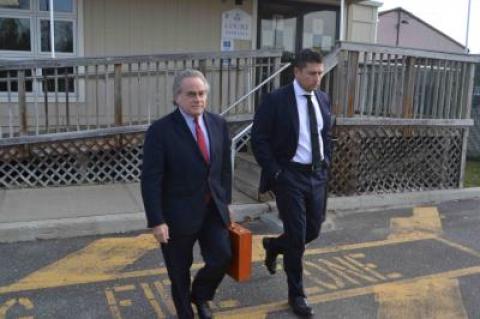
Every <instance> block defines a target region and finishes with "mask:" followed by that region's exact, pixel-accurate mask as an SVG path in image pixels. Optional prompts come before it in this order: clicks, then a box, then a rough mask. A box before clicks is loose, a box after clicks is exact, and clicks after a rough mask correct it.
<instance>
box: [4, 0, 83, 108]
mask: <svg viewBox="0 0 480 319" xmlns="http://www.w3.org/2000/svg"><path fill="white" fill-rule="evenodd" d="M83 1H84V0H72V8H73V12H54V20H55V21H69V22H72V23H73V24H72V30H73V35H72V36H73V52H58V51H55V57H56V58H74V57H77V56H81V55H83V48H82V47H81V45H83V21H82V19H83V12H82V10H83ZM29 2H30V9H29V10H21V9H10V8H0V17H6V18H28V19H29V20H30V32H31V34H30V46H31V50H30V51H18V50H15V51H14V50H0V57H1V59H4V60H20V59H49V58H51V52H50V51H47V52H45V51H44V52H42V51H41V26H40V23H41V21H42V20H50V11H41V10H40V0H29ZM74 70H75V67H74ZM32 71H33V72H35V76H36V77H39V78H40V77H42V68H36V69H34V70H32ZM78 74H79V75H81V74H82V71H81V68H79V70H78ZM81 82H82V80H80V79H79V80H78V83H77V85H76V86H75V88H74V91H73V92H69V101H71V102H82V101H83V100H84V96H83V94H84V89H83V86H84V85H83V83H81ZM39 96H43V88H42V85H40V82H39V81H35V80H33V83H32V91H27V92H26V99H27V102H35V101H38V97H39ZM47 96H48V99H49V100H51V99H55V98H56V97H57V98H58V102H60V103H61V102H64V101H65V100H66V92H57V93H55V92H48V95H47ZM5 102H12V103H15V102H18V92H14V91H11V92H10V94H9V93H8V91H1V92H0V103H5Z"/></svg>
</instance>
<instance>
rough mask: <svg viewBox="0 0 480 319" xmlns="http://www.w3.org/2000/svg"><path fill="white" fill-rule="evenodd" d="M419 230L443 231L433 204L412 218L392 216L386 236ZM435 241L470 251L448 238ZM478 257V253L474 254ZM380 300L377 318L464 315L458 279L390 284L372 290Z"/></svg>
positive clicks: (452, 318)
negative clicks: (388, 233) (388, 232)
mask: <svg viewBox="0 0 480 319" xmlns="http://www.w3.org/2000/svg"><path fill="white" fill-rule="evenodd" d="M418 233H431V234H441V233H442V222H441V219H440V214H439V212H438V210H437V208H436V207H416V208H414V209H413V214H412V216H411V217H406V218H392V219H391V220H390V235H389V238H393V239H395V238H403V237H409V236H411V235H412V234H418ZM437 240H438V241H440V242H442V243H444V244H446V245H448V246H450V247H454V248H456V249H458V250H461V251H464V252H467V253H470V254H472V250H471V249H469V248H466V247H463V246H461V245H459V244H456V243H452V242H450V241H448V240H445V239H441V238H437ZM473 255H475V256H477V257H480V254H473ZM374 293H375V298H376V300H377V301H378V303H379V307H378V312H377V319H407V318H436V319H464V318H467V314H466V311H465V307H464V305H463V301H462V296H461V293H460V288H459V283H458V280H457V279H446V278H441V277H438V276H437V277H434V278H430V279H425V280H417V281H415V282H413V283H411V282H407V283H400V282H396V283H390V284H386V285H381V286H378V287H377V288H376V289H375V292H374Z"/></svg>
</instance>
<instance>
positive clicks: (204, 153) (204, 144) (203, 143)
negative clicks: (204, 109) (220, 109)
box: [195, 117, 210, 164]
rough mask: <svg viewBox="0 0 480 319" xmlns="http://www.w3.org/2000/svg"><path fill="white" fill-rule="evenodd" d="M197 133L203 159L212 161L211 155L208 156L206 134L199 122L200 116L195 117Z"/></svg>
mask: <svg viewBox="0 0 480 319" xmlns="http://www.w3.org/2000/svg"><path fill="white" fill-rule="evenodd" d="M195 135H196V136H197V144H198V148H200V152H201V153H202V156H203V159H204V160H205V162H206V163H207V164H208V163H209V162H210V157H209V156H208V150H207V142H206V141H205V135H204V134H203V131H202V128H201V127H200V124H199V123H198V117H196V118H195Z"/></svg>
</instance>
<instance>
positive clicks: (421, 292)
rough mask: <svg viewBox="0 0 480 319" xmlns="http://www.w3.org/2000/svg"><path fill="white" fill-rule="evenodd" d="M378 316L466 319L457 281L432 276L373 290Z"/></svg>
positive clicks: (391, 318)
mask: <svg viewBox="0 0 480 319" xmlns="http://www.w3.org/2000/svg"><path fill="white" fill-rule="evenodd" d="M374 290H375V295H376V300H377V301H378V303H379V306H378V312H377V319H407V318H435V319H464V318H465V319H466V318H468V316H467V313H466V311H465V308H464V306H463V301H462V296H461V293H460V289H459V285H458V280H456V279H444V278H438V277H437V278H434V279H426V280H418V281H416V282H414V283H401V284H399V283H394V284H389V285H384V286H381V287H377V288H375V289H374Z"/></svg>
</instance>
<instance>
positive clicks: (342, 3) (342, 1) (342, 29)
mask: <svg viewBox="0 0 480 319" xmlns="http://www.w3.org/2000/svg"><path fill="white" fill-rule="evenodd" d="M344 14H345V0H340V41H345V36H344V35H345V25H344V24H345V18H344Z"/></svg>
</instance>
